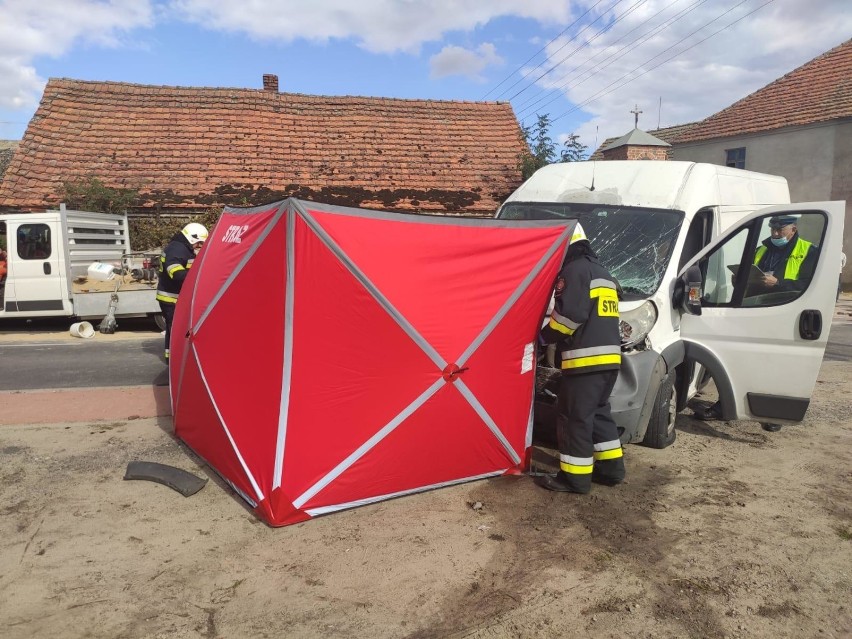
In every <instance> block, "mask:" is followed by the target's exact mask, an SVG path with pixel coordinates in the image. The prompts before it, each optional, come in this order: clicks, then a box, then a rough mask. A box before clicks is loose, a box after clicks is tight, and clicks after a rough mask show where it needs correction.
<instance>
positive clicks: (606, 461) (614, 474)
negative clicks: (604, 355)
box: [556, 371, 625, 492]
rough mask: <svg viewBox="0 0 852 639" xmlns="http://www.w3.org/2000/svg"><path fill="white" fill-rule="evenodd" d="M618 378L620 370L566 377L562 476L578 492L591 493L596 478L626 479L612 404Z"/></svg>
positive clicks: (561, 403)
mask: <svg viewBox="0 0 852 639" xmlns="http://www.w3.org/2000/svg"><path fill="white" fill-rule="evenodd" d="M617 378H618V371H602V372H598V373H581V374H575V375H563V376H562V381H561V384H560V387H559V415H558V417H557V429H556V432H557V438H558V442H559V474H558V477H559V479H560V480H561V481H563V482H565V483H567V484H568V485H570V486H571V488H572V490H575V491H576V492H589V490H591V487H592V480H593V479H594V480H595V481H596V482H600V483H604V484H617V483H619V482H621V481H622V480H623V479H624V474H625V472H624V459H623V456H622V450H621V441H620V440H619V438H618V429H617V428H616V425H615V422H614V421H613V419H612V413H611V412H610V405H609V396H610V394H611V393H612V389H613V387H614V386H615V380H616V379H617ZM593 475H594V476H593Z"/></svg>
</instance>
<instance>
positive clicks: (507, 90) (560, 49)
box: [497, 0, 624, 100]
mask: <svg viewBox="0 0 852 639" xmlns="http://www.w3.org/2000/svg"><path fill="white" fill-rule="evenodd" d="M602 1H603V0H598V1H597V2H596V3H595V4H594V5H593V6H592V7H590V8H589V11H591V10H592V9H593V8H594V7H596V6H598V5H599V4H600V3H601V2H602ZM623 1H624V0H615V2H613V3H612V4H611V5H610V6H609V7H607V8H606V9H605V10H604V11H602V12H601V14H600V15H599V16H598V17H597V18H595V19H594V20H592V21H591V22H589V23H588V24H585V25H583V28H582V29H580V30H579V31H578V32H577V34H576V35H575V36H574V38H576V37H577V36H579V35H580V34H581V33H583V31H585V30H586V29H588V28H589V27H590V26H592V25H593V24H594V23H595V22H597V21H598V20H600V19H601V18H603V17H604V16H605V15H606V14H607V13H609V12H610V11H612V9H613V8H614V7H615V6H616V5H617V4H619V3H621V2H623ZM589 11H586V13H589ZM586 13H584V14H583V15H584V16H585V15H586ZM581 17H582V16H581ZM577 20H579V18H578V19H577ZM577 20H575V21H574V24H576V23H577ZM563 33H564V31H563ZM560 35H561V34H560ZM557 37H559V36H557ZM555 39H556V38H554V40H555ZM571 40H573V38H569V39H568V40H567V41H566V42H565V44H563V45H562V46H561V47H559V48H558V49H557V50H556V51H554V52H553V53H551V54H550V55H549V56H547V57H546V58H545V59H544V60H542V61H541V62H539V63H538V64H537V65H536V66H535V67H533V68H532V69H531V70H530V73H532V72H533V71H535V70H536V69H538V68H540V67H541V66H542V65H543V64H545V63H546V62H547V61H548V60H550V59H552V58H553V56H555V55H556V54H557V53H559V52H560V51H562V49H564V48H565V47H567V46H568V45H569V44H571ZM551 42H553V40H551ZM548 44H550V43H548ZM545 48H547V46H545ZM536 55H538V54H536ZM533 57H535V56H533ZM518 70H520V68H519V69H518ZM525 80H526V76H521V77H520V78H518V79H517V80H516V81H515V83H514V84H512V86H510V87H509V88H507V89H504V90H503V92H502V93H501V94H500V95H499V96H497V98H498V99H499V98H501V97H503V96H504V95H506V94H507V93H508V92H509V91H511V90H512V89H514V88H515V87H516V86H518V85H519V84H520V83H521V82H523V81H525ZM509 99H510V100H511V99H512V98H509Z"/></svg>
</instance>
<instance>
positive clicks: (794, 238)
mask: <svg viewBox="0 0 852 639" xmlns="http://www.w3.org/2000/svg"><path fill="white" fill-rule="evenodd" d="M797 221H798V218H797V217H796V216H794V215H778V216H775V217H772V218H769V231H770V235H769V237H768V238H766V239H765V240H764V241H763V243H762V244H761V245H760V246H759V247H757V251H755V254H754V263H755V264H756V265H757V267H758V268H759V269H760V270H761V271H763V272H764V276H763V286H764V287H765V288H766V289H770V290H773V291H798V290H804V289H805V288H806V287H807V285H808V283H809V282H810V281H811V278H812V277H813V274H814V267H815V266H816V258H817V252H818V251H817V250H816V249H815V248H814V245H813V244H812V243H811V242H808V241H807V240H803V239H802V238H801V237H799V228H798V226H796V222H797Z"/></svg>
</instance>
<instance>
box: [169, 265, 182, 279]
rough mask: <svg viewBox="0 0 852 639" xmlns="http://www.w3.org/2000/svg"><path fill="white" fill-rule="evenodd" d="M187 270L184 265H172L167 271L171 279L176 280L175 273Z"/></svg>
mask: <svg viewBox="0 0 852 639" xmlns="http://www.w3.org/2000/svg"><path fill="white" fill-rule="evenodd" d="M185 270H186V268H185V267H184V266H183V265H182V264H172V265H171V266H170V267H169V268H168V269H167V270H166V272H167V273H168V275H169V277H171V278H172V279H174V277H175V273H177V272H178V271H185Z"/></svg>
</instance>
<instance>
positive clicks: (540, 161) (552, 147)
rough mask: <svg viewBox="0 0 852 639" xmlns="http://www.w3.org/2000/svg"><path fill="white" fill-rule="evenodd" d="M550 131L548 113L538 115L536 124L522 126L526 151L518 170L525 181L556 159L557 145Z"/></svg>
mask: <svg viewBox="0 0 852 639" xmlns="http://www.w3.org/2000/svg"><path fill="white" fill-rule="evenodd" d="M549 129H550V116H549V115H547V114H546V113H539V114H537V115H536V122H535V124H532V125H530V126H523V125H522V126H521V135H522V136H523V138H524V142H525V143H526V149H525V150H524V151H523V152H522V153H521V157H520V158H519V161H518V168H520V169H521V177H522V178H523V179H524V180H526V179H527V178H528V177H530V176H531V175H532V174H533V173H535V172H536V171H538V170H539V169H540V168H541V167H543V166H547V165H548V164H552V163H553V161H554V160H555V159H556V144H555V143H554V142H553V138H551V137H550V134H549Z"/></svg>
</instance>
